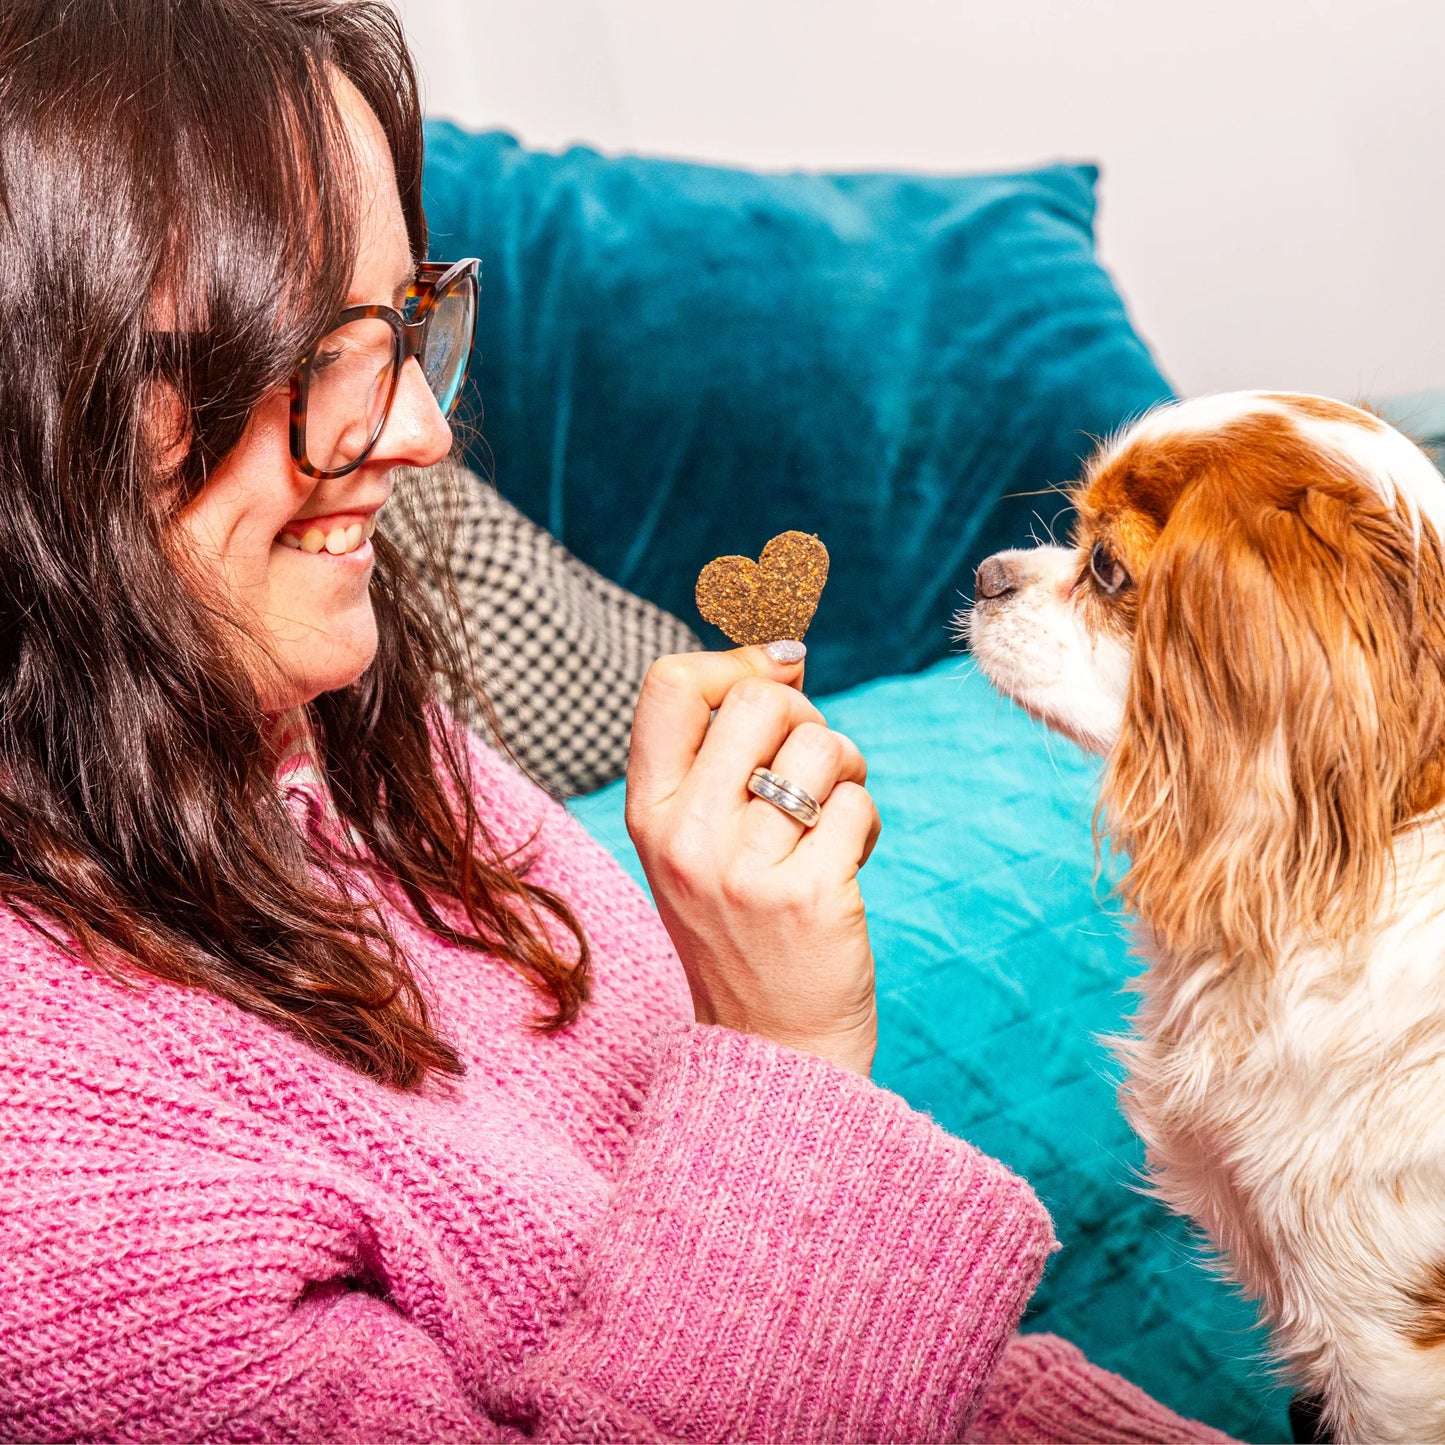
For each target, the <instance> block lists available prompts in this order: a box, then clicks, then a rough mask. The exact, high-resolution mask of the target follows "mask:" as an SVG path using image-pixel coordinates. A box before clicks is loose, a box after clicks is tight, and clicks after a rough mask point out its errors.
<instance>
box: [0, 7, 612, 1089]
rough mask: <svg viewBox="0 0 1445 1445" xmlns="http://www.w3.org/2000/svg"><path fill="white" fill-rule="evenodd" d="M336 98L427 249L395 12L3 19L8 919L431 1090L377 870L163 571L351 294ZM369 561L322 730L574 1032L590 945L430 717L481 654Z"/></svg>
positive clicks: (351, 247)
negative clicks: (510, 844)
mask: <svg viewBox="0 0 1445 1445" xmlns="http://www.w3.org/2000/svg"><path fill="white" fill-rule="evenodd" d="M335 72H340V73H342V74H344V75H345V76H346V77H347V78H348V79H349V80H350V81H351V82H352V84H354V85H355V86H356V88H357V89H358V90H359V91H360V92H361V94H362V95H363V96H364V97H365V98H366V100H367V101H368V103H369V104H370V105H371V107H372V109H373V110H374V111H375V112H376V114H377V116H378V118H379V119H380V121H381V124H382V127H383V129H384V130H385V132H386V135H387V137H388V140H389V142H390V145H391V150H392V155H393V158H394V161H395V166H396V179H397V187H398V190H399V192H400V196H401V202H402V208H403V211H404V213H405V216H406V220H407V226H408V229H409V231H410V239H411V245H412V250H413V253H414V255H416V256H417V257H422V256H424V255H425V254H426V222H425V218H424V216H423V214H422V208H421V159H422V132H421V117H420V111H419V106H418V100H417V89H416V80H415V75H414V72H413V70H412V66H411V61H410V58H409V56H408V54H407V50H406V45H405V42H404V40H403V38H402V35H401V32H400V29H399V27H398V25H397V22H396V20H395V18H394V16H393V15H392V13H391V11H390V9H389V8H387V7H386V6H385V5H384V4H381V3H376V0H4V3H3V5H0V897H3V898H4V899H5V900H6V901H7V902H8V903H9V904H10V905H11V906H12V907H13V908H14V909H15V910H16V911H17V912H19V913H20V914H21V915H22V916H24V917H26V918H28V919H29V921H30V922H31V923H32V924H33V925H34V926H36V927H38V928H41V929H42V930H44V931H45V932H47V933H51V928H53V927H54V926H55V925H59V927H60V929H61V930H63V931H65V932H68V933H69V934H70V935H71V938H72V939H73V940H74V942H75V944H76V945H77V946H78V948H79V949H80V950H81V951H82V952H83V953H84V954H85V955H86V956H87V957H89V958H91V959H92V960H93V961H94V962H95V963H96V964H97V965H98V966H100V967H102V968H104V969H106V970H107V971H108V972H110V973H112V974H113V975H115V976H117V977H126V976H131V975H134V974H137V973H139V974H148V975H151V976H153V977H157V978H161V979H166V980H170V981H173V982H176V983H179V984H182V985H186V986H190V987H194V988H197V989H204V990H208V991H209V992H211V993H213V994H218V995H220V996H221V997H223V998H226V999H229V1000H231V1001H232V1002H233V1003H235V1004H237V1005H238V1006H240V1007H241V1008H244V1009H247V1010H249V1011H250V1012H252V1013H254V1014H258V1015H260V1016H261V1017H263V1018H265V1019H267V1020H269V1021H271V1022H272V1023H274V1024H277V1025H280V1026H281V1027H283V1028H286V1029H289V1030H291V1031H292V1032H293V1033H295V1034H297V1035H299V1036H300V1037H302V1038H304V1039H305V1040H307V1041H308V1042H309V1043H311V1044H312V1045H314V1046H315V1047H317V1048H319V1049H322V1050H324V1051H326V1052H328V1053H330V1054H332V1055H333V1056H335V1057H337V1058H339V1059H341V1060H343V1061H344V1062H346V1063H347V1064H349V1065H351V1066H352V1067H354V1068H356V1069H359V1070H362V1071H364V1072H366V1073H368V1074H371V1075H374V1076H375V1077H377V1078H379V1079H382V1080H384V1081H386V1082H387V1083H389V1084H392V1085H395V1086H398V1087H402V1088H415V1087H418V1086H420V1085H421V1084H422V1083H423V1082H424V1081H425V1079H426V1078H427V1077H428V1076H429V1075H432V1074H434V1073H452V1074H456V1073H460V1072H461V1070H462V1065H461V1062H460V1059H459V1057H458V1055H457V1052H456V1050H455V1049H454V1048H453V1047H452V1046H451V1045H450V1044H449V1043H448V1042H447V1041H446V1040H445V1039H443V1038H442V1037H440V1036H439V1034H438V1033H437V1031H436V1030H435V1028H434V1027H433V1024H432V1021H431V1019H430V1018H429V1016H428V1010H427V1007H426V1002H425V999H424V997H423V995H422V993H421V991H420V989H419V988H418V986H417V983H416V981H415V980H414V978H413V976H412V974H411V971H410V969H409V967H408V965H407V962H406V960H405V958H404V957H403V955H402V954H401V952H400V950H399V949H398V947H397V945H396V943H395V941H394V940H393V939H392V937H391V936H390V934H389V932H388V931H387V930H386V929H385V928H384V927H383V926H381V925H380V924H379V922H378V921H377V915H375V914H373V913H371V912H369V911H368V910H367V909H366V907H364V906H358V905H357V904H355V903H353V902H351V901H349V900H348V898H347V896H346V889H345V886H344V885H345V879H346V877H347V876H348V870H349V869H352V868H354V867H355V866H356V860H355V859H350V858H348V857H347V856H345V855H344V854H343V853H341V852H339V851H338V850H337V849H336V848H334V847H332V848H329V847H328V846H326V845H325V844H324V843H322V842H320V841H317V840H316V839H315V838H312V837H307V836H303V830H302V829H300V828H298V827H297V826H296V825H295V823H294V822H293V821H292V819H291V816H290V815H289V814H288V813H287V811H286V808H285V805H284V804H283V802H282V801H281V799H280V796H279V793H278V788H277V784H276V779H275V771H274V768H275V762H276V759H275V756H274V753H273V750H272V748H271V745H270V744H271V739H272V736H273V734H274V727H273V726H272V724H271V720H268V719H267V717H266V716H265V714H264V713H263V712H262V710H261V707H260V703H259V701H258V698H257V695H256V689H255V687H254V685H253V684H252V682H251V681H250V680H249V678H248V674H247V672H246V669H245V668H244V667H243V666H241V665H238V662H237V658H238V657H239V656H240V655H241V653H240V651H239V650H238V638H237V635H236V632H235V629H236V626H237V625H238V624H237V621H236V619H235V618H233V617H228V616H227V615H225V614H224V612H223V611H222V610H221V608H220V605H219V603H218V602H217V601H216V600H215V599H203V598H200V597H198V596H196V595H194V593H193V591H192V590H191V589H190V588H188V587H187V586H186V584H185V582H184V580H183V578H182V576H181V575H180V569H178V568H177V567H176V566H175V565H173V564H172V563H171V562H169V561H168V560H167V547H168V545H170V544H169V541H168V539H169V538H170V537H171V535H172V533H173V522H174V519H175V517H176V515H177V514H178V513H179V511H180V510H181V509H182V508H183V507H184V506H185V505H186V504H187V502H189V501H190V500H191V499H192V498H194V497H195V496H196V494H197V493H198V492H199V490H200V489H201V488H202V487H203V486H204V485H205V483H206V478H207V476H208V474H209V472H210V470H211V469H212V468H213V467H214V466H215V464H216V463H217V461H219V460H220V459H221V458H223V457H225V456H226V455H227V453H228V452H229V451H230V450H231V449H232V448H233V447H234V446H235V445H236V443H237V441H238V440H239V439H240V437H241V434H242V432H243V430H244V428H245V425H246V422H247V419H248V417H249V416H250V414H251V412H252V410H253V409H254V408H255V407H256V405H257V403H258V402H259V401H261V399H262V398H263V397H266V396H267V395H269V394H271V393H272V392H273V391H274V390H275V389H276V388H277V387H280V386H283V385H285V384H286V382H287V380H288V378H289V376H290V373H291V371H292V370H293V368H294V367H295V365H296V361H297V358H298V357H300V356H301V355H302V354H304V353H305V352H306V351H307V350H308V349H309V347H310V346H311V345H312V344H313V343H314V342H315V341H316V339H317V338H318V337H319V336H320V335H321V334H322V333H323V332H324V331H325V330H326V329H327V327H328V325H329V323H330V321H331V319H332V318H333V317H334V316H335V314H336V312H337V310H338V309H339V308H340V306H341V305H342V303H343V301H344V300H345V297H346V294H347V290H348V287H349V284H350V280H351V276H352V272H353V268H354V264H355V254H356V234H357V217H356V216H355V215H354V214H353V210H354V205H355V196H356V194H357V187H356V177H355V176H354V174H353V170H352V165H351V161H350V153H349V150H348V147H347V145H346V141H345V133H344V130H343V127H342V123H341V119H340V116H339V113H338V111H337V107H336V104H335V101H334V99H333V94H332V85H331V77H332V75H333V74H334V73H335ZM166 399H168V401H169V404H168V405H167V404H162V403H163V402H164V401H165V400H166ZM158 416H164V417H170V418H171V419H172V421H174V422H176V423H177V425H176V426H175V427H174V429H173V434H171V433H170V432H167V434H166V435H164V436H160V435H158V433H160V432H166V431H167V429H166V428H163V427H159V426H158V424H157V417H158ZM167 442H176V443H178V445H176V446H168V445H165V444H164V443H167ZM177 455H179V461H177ZM373 540H374V546H375V549H376V558H377V560H376V566H375V571H374V574H373V579H372V584H371V595H372V600H373V604H374V608H375V612H376V618H377V629H378V634H379V638H380V643H379V648H378V651H377V656H376V660H375V662H374V663H373V664H372V666H371V667H370V668H369V669H368V670H367V671H366V673H365V674H364V675H363V676H362V677H361V678H360V679H359V680H358V681H357V682H355V683H354V684H353V685H351V686H350V687H347V688H344V689H341V690H338V691H335V692H330V693H325V694H323V695H322V696H320V697H318V698H317V699H316V700H315V702H313V703H312V704H311V706H310V708H309V710H308V711H309V721H310V725H311V728H312V732H313V735H314V737H315V740H316V748H317V753H318V757H319V759H320V760H321V762H322V764H323V767H324V772H325V774H326V777H327V781H328V783H329V786H330V790H331V794H332V797H333V799H334V801H335V804H336V807H337V809H338V811H339V813H340V814H341V816H342V818H344V819H345V820H346V822H348V823H349V824H350V825H351V827H352V829H353V830H354V832H355V834H356V835H357V836H358V837H359V838H360V840H361V841H362V843H363V845H364V847H363V849H362V851H361V854H360V858H361V860H362V861H361V865H360V866H362V867H364V868H365V869H367V870H369V871H370V872H371V874H372V876H373V879H374V882H375V884H376V886H378V887H383V888H385V889H386V890H387V891H388V892H392V893H393V894H396V893H398V890H399V894H400V895H404V896H405V899H406V900H407V901H408V903H409V905H410V908H411V909H412V910H413V911H414V913H415V915H416V916H417V917H418V918H419V919H420V920H421V922H422V923H424V924H425V925H426V926H427V927H429V928H431V929H433V930H434V931H436V932H437V933H439V934H440V935H442V936H443V937H446V938H448V939H450V940H452V941H453V942H457V943H462V944H466V945H469V946H471V947H474V948H476V949H478V950H483V949H485V950H488V951H490V952H492V953H494V954H496V955H497V956H499V957H500V958H502V959H504V960H506V961H507V962H508V963H510V964H511V965H513V966H514V967H516V968H518V969H519V970H521V971H522V972H523V973H524V974H525V975H526V976H527V977H529V978H530V979H531V981H532V982H533V983H534V985H535V986H536V987H537V989H538V990H539V991H540V992H541V993H543V994H544V995H546V996H548V997H549V999H550V1009H549V1010H548V1012H547V1016H546V1017H545V1018H544V1019H542V1020H541V1021H540V1026H542V1027H560V1026H561V1025H563V1024H565V1023H567V1022H569V1021H570V1020H571V1019H573V1018H574V1017H575V1016H576V1013H577V1011H578V1009H579V1008H580V1006H581V1004H582V1002H583V1001H584V999H585V998H586V994H587V962H588V959H587V948H586V942H585V940H584V938H583V935H582V931H581V929H580V927H579V925H578V924H577V922H576V920H575V918H574V917H573V915H572V914H571V913H570V911H569V910H568V908H567V906H566V904H565V903H564V902H563V900H561V899H560V898H558V897H557V896H556V895H554V894H552V893H550V892H548V891H546V890H544V889H542V888H540V887H537V886H535V885H533V884H531V883H529V882H528V881H527V879H526V876H525V875H526V869H525V865H524V863H522V862H519V861H517V860H516V859H509V858H506V857H503V856H501V854H500V853H499V850H498V847H497V846H496V844H495V843H494V841H493V840H492V838H491V837H490V836H489V834H488V832H487V830H486V828H485V827H484V825H483V824H482V822H481V820H480V819H479V817H478V814H477V810H476V807H475V805H474V802H473V798H474V792H473V787H472V780H471V777H470V770H469V765H468V757H467V752H466V748H465V745H464V737H463V736H462V735H461V733H460V732H459V731H458V730H456V729H454V728H452V727H450V726H448V725H447V724H446V723H445V721H444V718H445V712H444V709H443V708H442V707H441V705H440V703H439V701H438V696H439V694H438V688H439V687H440V688H441V689H442V692H443V694H445V695H447V696H451V697H454V698H456V697H462V696H465V695H468V694H469V693H471V684H470V683H469V681H468V677H469V671H468V668H467V666H466V662H467V659H465V658H464V657H463V656H461V655H460V654H459V653H458V651H457V649H456V647H455V645H454V644H453V643H451V642H450V641H449V640H448V629H447V628H445V627H444V626H443V625H442V619H441V618H440V617H439V616H438V615H437V614H436V613H435V611H434V610H433V609H432V608H431V607H430V606H429V604H428V603H427V601H426V597H425V594H424V593H423V591H422V590H421V588H420V587H419V586H418V584H417V582H416V580H415V578H414V576H413V575H412V574H411V572H410V570H409V569H408V567H407V565H406V564H405V562H403V560H402V559H401V557H400V555H399V554H398V553H397V551H396V550H395V549H394V548H393V547H391V546H389V545H388V544H387V542H386V540H385V538H384V536H383V534H382V532H380V531H379V532H378V533H377V534H376V536H375V538H374V539H373ZM436 570H437V573H438V575H442V574H443V573H444V570H445V569H444V568H438V569H436ZM373 891H374V890H373ZM451 903H459V904H460V905H461V907H462V911H463V913H464V914H465V918H466V920H467V924H468V927H465V928H453V927H452V926H451V924H450V923H449V922H448V921H447V920H446V919H445V918H444V917H443V916H442V913H446V914H448V915H451V917H452V918H454V919H455V917H456V914H455V911H454V910H453V909H452V908H451V907H450V906H449V905H450V904H451ZM437 904H441V905H443V906H442V909H441V911H440V912H439V911H438V907H437V906H435V905H437ZM47 925H49V926H47ZM51 936H54V934H51Z"/></svg>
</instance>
